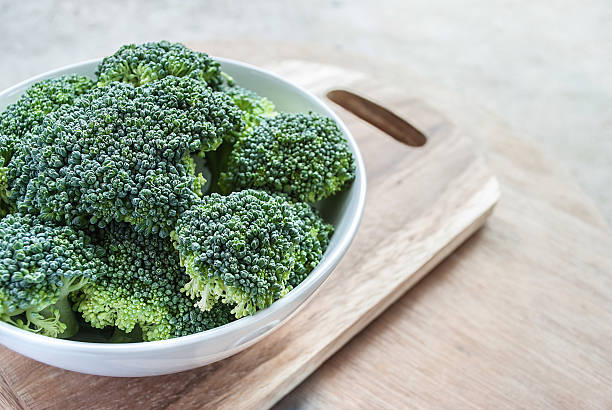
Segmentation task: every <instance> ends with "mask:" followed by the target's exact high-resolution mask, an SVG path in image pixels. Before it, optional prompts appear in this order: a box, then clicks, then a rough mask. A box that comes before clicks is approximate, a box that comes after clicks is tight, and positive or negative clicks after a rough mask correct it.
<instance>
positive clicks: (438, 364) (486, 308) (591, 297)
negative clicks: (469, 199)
mask: <svg viewBox="0 0 612 410" xmlns="http://www.w3.org/2000/svg"><path fill="white" fill-rule="evenodd" d="M198 46H199V47H200V48H202V49H207V50H210V52H211V53H213V54H215V55H220V56H227V57H233V58H239V59H242V60H245V61H250V62H252V63H254V64H269V65H272V63H270V61H271V60H284V59H287V58H294V59H305V60H311V61H321V62H325V63H331V64H335V65H340V66H344V67H348V68H351V69H357V70H361V71H365V72H368V73H371V74H372V73H376V74H377V75H380V76H381V77H383V78H389V79H392V80H393V81H396V82H397V84H398V87H405V89H406V90H409V92H410V93H411V94H418V95H419V96H421V97H423V98H426V99H427V100H428V101H429V102H430V103H431V104H432V105H433V106H435V107H436V108H437V109H439V110H441V111H443V112H444V113H445V115H447V116H450V117H451V118H452V119H453V120H454V122H456V124H457V125H458V126H460V127H463V128H464V129H465V130H468V131H469V135H471V136H473V138H474V140H475V142H476V143H477V145H478V147H479V148H480V150H481V152H482V154H483V155H484V156H485V158H486V160H487V162H488V164H489V166H490V167H491V169H492V170H493V171H494V172H495V173H496V175H497V177H498V180H499V182H500V185H501V191H502V197H501V200H500V203H499V204H498V206H497V208H496V210H495V212H494V214H493V216H492V217H491V218H490V219H489V221H488V222H487V224H486V226H485V227H484V228H483V229H482V230H480V231H479V232H478V233H477V234H476V235H474V236H473V237H472V238H471V239H469V240H468V241H467V242H466V243H465V244H464V245H463V246H462V247H461V248H459V249H458V250H457V251H456V252H455V253H453V254H452V256H450V257H449V258H447V259H446V260H445V261H444V262H443V263H442V264H441V265H439V266H438V267H437V268H436V269H435V270H434V271H433V272H431V273H430V274H429V275H428V276H427V277H426V278H425V279H424V280H423V281H422V282H421V283H419V284H418V285H417V286H416V287H414V288H413V289H412V290H410V291H408V292H407V293H406V294H405V295H404V296H403V297H402V298H401V299H400V300H399V301H398V302H397V303H395V304H394V305H393V306H392V307H391V308H390V309H389V310H388V311H386V312H385V313H384V314H383V315H381V316H380V317H379V318H378V319H376V320H375V321H374V322H373V323H372V324H371V325H370V326H369V327H368V328H367V329H366V330H365V331H363V332H361V333H360V334H359V335H358V336H357V337H355V338H354V339H353V340H352V341H351V342H350V343H349V344H347V345H346V346H345V347H344V348H343V349H341V350H340V351H339V352H338V353H336V354H335V355H334V356H333V357H332V358H331V359H329V360H328V361H327V362H326V363H325V364H324V365H323V366H321V367H320V368H319V369H318V370H317V371H316V372H314V373H313V374H312V375H311V376H310V377H309V378H307V379H306V380H305V381H304V382H303V383H302V384H301V385H300V386H298V387H297V388H296V389H295V390H293V391H292V392H291V393H290V394H289V395H288V396H286V397H285V399H283V400H282V401H281V402H279V403H278V407H280V408H283V407H296V406H299V407H300V408H302V407H305V408H330V407H354V406H355V405H358V406H359V407H362V408H372V407H404V406H410V407H413V406H414V407H439V406H443V407H448V408H457V407H489V408H498V407H516V406H521V407H566V408H575V407H609V406H611V405H612V389H611V386H612V257H611V255H612V234H611V232H610V228H609V226H608V224H607V223H606V221H605V219H604V218H603V217H602V216H601V214H600V213H599V211H598V210H597V207H596V206H595V205H594V204H593V202H592V201H591V200H590V199H589V198H588V197H587V195H586V194H585V193H584V192H583V191H582V190H581V189H580V188H579V187H578V186H577V185H576V184H575V183H574V182H573V181H572V179H571V177H569V176H568V175H567V173H566V172H564V171H563V170H562V169H561V167H559V166H558V165H557V164H556V163H555V162H554V160H552V159H551V158H549V157H548V156H547V155H546V154H545V153H543V152H542V151H541V150H540V149H539V148H538V147H537V145H536V144H534V143H533V142H532V141H530V140H529V139H527V138H524V137H522V136H520V135H517V134H516V133H515V132H514V131H512V129H511V128H510V127H509V126H508V125H507V124H505V123H504V122H503V121H501V120H500V119H499V118H497V117H496V116H495V115H493V114H492V113H490V112H487V111H486V110H484V109H482V108H480V107H477V106H476V105H475V104H473V103H471V102H470V101H468V100H467V99H466V98H465V97H463V96H461V95H460V94H459V93H457V92H452V91H450V90H447V89H444V88H443V87H441V86H439V85H436V84H432V83H431V82H428V81H427V80H426V79H423V78H418V77H417V76H415V75H413V74H411V73H410V72H409V69H405V68H398V67H385V66H382V65H381V64H380V63H376V62H372V61H368V60H364V59H363V58H361V57H360V56H351V55H346V54H343V53H339V52H337V51H335V50H330V49H315V48H312V47H305V46H304V47H296V46H294V45H289V44H287V45H283V44H273V45H269V44H263V43H262V44H252V43H248V44H245V43H244V42H227V43H209V44H198ZM266 60H267V61H268V62H267V63H266ZM464 91H466V92H467V91H469V90H464Z"/></svg>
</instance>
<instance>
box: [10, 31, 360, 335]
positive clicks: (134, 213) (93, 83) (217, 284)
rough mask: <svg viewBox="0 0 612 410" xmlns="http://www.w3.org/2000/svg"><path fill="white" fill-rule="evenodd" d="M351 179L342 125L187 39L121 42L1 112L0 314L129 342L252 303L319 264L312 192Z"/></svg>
mask: <svg viewBox="0 0 612 410" xmlns="http://www.w3.org/2000/svg"><path fill="white" fill-rule="evenodd" d="M354 175H355V163H354V159H353V155H352V153H351V151H350V150H349V147H348V145H347V142H346V140H345V139H344V137H343V135H342V132H341V131H340V129H339V128H338V127H337V125H336V124H335V123H334V121H333V120H332V119H330V118H326V117H323V116H320V115H317V114H312V113H310V114H299V113H298V114H292V113H279V112H278V111H277V110H276V108H275V106H274V104H273V102H272V101H270V100H269V99H267V98H266V97H265V96H263V95H260V94H258V93H255V92H254V91H252V90H249V89H247V88H244V87H242V86H240V85H239V82H238V84H237V83H235V82H234V81H233V80H232V79H231V78H230V77H229V76H228V75H226V74H225V73H223V72H222V70H221V65H220V64H219V62H217V61H215V60H214V59H213V58H211V57H209V56H208V55H207V54H204V53H201V52H197V51H193V50H189V49H188V48H186V47H185V46H183V45H182V44H178V43H169V42H166V41H162V42H157V43H146V44H141V45H134V44H130V45H126V46H123V47H121V48H120V49H119V50H118V51H117V52H116V53H115V54H113V55H112V56H109V57H106V58H104V59H103V60H102V62H101V63H100V65H99V66H98V69H97V71H96V74H95V78H88V77H84V76H78V75H68V76H61V77H57V78H53V79H48V80H44V81H41V82H38V83H36V84H34V85H32V86H31V87H30V88H29V89H28V90H26V91H25V93H24V94H23V95H22V97H21V98H20V99H19V100H18V101H17V102H15V103H14V104H11V105H9V106H8V107H7V108H6V109H5V110H4V112H2V113H1V114H0V262H2V263H1V264H0V320H2V321H4V322H6V323H9V324H11V325H14V326H16V327H19V328H21V329H23V330H27V331H31V332H35V333H38V334H41V335H45V336H50V337H60V338H72V339H74V340H89V339H87V338H88V337H90V336H88V335H92V334H93V335H95V337H94V336H91V337H92V339H91V340H94V341H100V340H106V341H108V342H113V343H122V342H151V341H160V340H165V339H170V338H175V337H181V336H186V335H190V334H194V333H198V332H203V331H206V330H209V329H212V328H216V327H219V326H223V325H225V324H228V323H231V322H232V321H235V320H237V319H240V318H242V317H244V316H247V315H252V314H254V313H256V312H257V311H259V310H261V309H265V308H267V307H268V306H270V305H271V304H273V303H274V302H275V301H276V300H278V299H279V298H281V297H283V296H284V295H286V294H287V293H288V292H290V291H292V290H293V289H294V288H296V287H297V286H299V285H300V283H302V282H303V281H304V280H305V279H306V278H307V277H308V275H309V274H310V273H311V272H312V271H313V270H314V269H315V268H316V267H317V265H318V264H319V262H320V260H321V258H322V257H323V254H324V253H325V251H326V249H327V246H328V244H329V242H330V239H331V237H332V234H333V227H332V225H331V224H329V223H328V222H326V221H324V220H323V219H322V218H321V216H320V215H319V214H318V212H317V211H316V210H315V208H314V207H313V203H314V202H316V201H319V200H320V199H324V198H327V197H329V196H332V195H334V194H335V193H337V192H339V191H340V190H342V189H343V188H344V187H345V186H346V185H347V184H348V183H349V182H350V181H351V180H352V179H353V178H354ZM206 179H208V181H207V180H206ZM319 206H320V205H317V207H319ZM323 206H324V205H323ZM79 325H80V326H81V328H82V329H83V330H79ZM92 332H94V333H92ZM110 335H112V336H110Z"/></svg>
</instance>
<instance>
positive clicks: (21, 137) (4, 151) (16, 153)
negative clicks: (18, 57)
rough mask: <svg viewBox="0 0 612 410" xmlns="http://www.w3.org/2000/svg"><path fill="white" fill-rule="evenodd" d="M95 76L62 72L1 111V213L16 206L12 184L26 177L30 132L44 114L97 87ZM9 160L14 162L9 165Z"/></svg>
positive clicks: (34, 86) (38, 84) (71, 101)
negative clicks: (67, 74)
mask: <svg viewBox="0 0 612 410" xmlns="http://www.w3.org/2000/svg"><path fill="white" fill-rule="evenodd" d="M94 85H95V83H94V81H93V80H91V79H89V78H87V77H83V76H79V75H70V76H61V77H58V78H52V79H48V80H43V81H40V82H38V83H36V84H34V85H33V86H31V87H30V88H29V89H28V90H27V91H26V92H25V93H24V94H23V96H21V98H20V99H19V100H18V101H17V102H16V103H14V104H11V105H9V106H8V108H7V109H6V111H4V112H3V113H2V114H0V214H2V213H3V212H4V213H5V214H6V213H8V212H9V211H10V210H11V209H12V208H15V204H14V200H13V199H11V195H10V188H11V185H12V184H11V183H10V182H12V181H14V180H17V179H20V180H22V181H27V180H28V178H27V177H24V174H26V175H27V174H28V171H29V168H28V167H27V165H26V164H25V163H24V156H27V155H28V153H29V145H28V141H29V136H28V133H29V132H31V131H32V130H33V129H34V127H35V126H37V125H39V124H41V123H42V121H43V119H44V118H45V116H46V115H47V114H48V113H50V112H53V111H55V110H57V109H58V108H59V107H61V106H62V105H64V104H72V103H73V102H74V100H75V99H76V98H77V97H79V96H80V95H83V94H85V93H87V92H88V91H89V90H91V89H92V88H93V87H94ZM9 163H12V165H11V166H10V167H9Z"/></svg>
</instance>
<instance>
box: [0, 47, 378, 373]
mask: <svg viewBox="0 0 612 410" xmlns="http://www.w3.org/2000/svg"><path fill="white" fill-rule="evenodd" d="M217 60H218V61H220V62H221V65H222V67H223V71H225V72H227V73H228V74H229V75H231V76H232V77H233V78H234V79H235V80H236V82H237V84H239V85H241V86H243V87H246V88H249V89H252V90H253V91H255V92H257V93H258V94H260V95H262V96H265V97H268V98H269V99H270V100H271V101H273V102H274V103H275V104H276V107H277V108H278V110H280V111H288V112H308V111H313V112H316V113H320V114H323V115H327V116H329V117H331V118H333V119H334V120H335V121H336V123H337V124H338V126H339V127H340V128H341V129H342V131H343V133H344V136H345V137H346V139H347V141H348V143H349V146H350V149H351V151H352V152H353V154H354V156H355V162H356V165H357V176H356V178H355V180H354V181H353V182H352V184H351V186H350V187H348V189H345V190H344V191H343V192H342V193H341V194H339V195H336V196H334V197H333V198H332V199H330V200H326V201H324V203H323V204H321V205H320V206H319V208H320V209H321V212H322V215H323V216H324V218H325V219H326V220H327V221H328V222H330V223H332V224H333V225H334V227H335V232H334V234H333V236H332V238H331V241H330V243H329V247H328V248H327V251H326V252H325V255H324V256H323V259H322V260H321V262H320V263H319V265H318V266H317V267H316V269H315V270H313V272H312V273H311V274H310V275H309V276H308V278H307V279H306V280H305V281H304V282H303V283H301V284H300V285H299V286H298V287H297V288H295V289H294V290H292V291H291V292H289V293H288V294H287V295H286V296H285V297H283V298H282V299H280V300H279V301H277V302H275V303H274V304H272V306H270V307H269V308H267V309H264V310H262V311H260V312H257V314H255V315H253V316H248V317H244V318H242V319H239V320H236V321H235V322H232V323H229V324H227V325H225V326H221V327H218V328H216V329H212V330H208V331H205V332H201V333H197V334H193V335H189V336H184V337H179V338H176V339H170V340H163V341H157V342H143V343H131V344H113V343H90V342H78V341H72V340H62V339H54V338H50V337H46V336H41V335H37V334H34V333H31V332H28V331H25V330H22V329H18V328H16V327H14V326H11V325H9V324H7V323H4V322H0V343H1V344H3V345H4V346H6V347H8V348H9V349H12V350H14V351H16V352H19V353H21V354H23V355H25V356H28V357H30V358H32V359H35V360H38V361H41V362H43V363H47V364H50V365H52V366H57V367H61V368H64V369H68V370H73V371H77V372H82V373H89V374H96V375H102V376H125V377H134V376H154V375H160V374H168V373H175V372H180V371H184V370H189V369H193V368H196V367H200V366H203V365H206V364H209V363H213V362H215V361H217V360H221V359H224V358H226V357H228V356H231V355H233V354H236V353H238V352H240V351H241V350H244V349H246V348H247V347H249V346H251V345H252V344H253V343H255V342H257V341H259V340H260V339H262V338H263V337H264V336H266V335H267V334H269V333H270V332H272V331H273V330H274V329H276V328H278V327H279V326H280V325H281V324H282V323H283V322H284V321H285V320H287V318H289V316H290V315H291V314H292V313H294V312H295V311H296V310H297V309H298V308H299V307H300V306H301V305H302V304H303V303H304V302H305V301H306V299H308V298H309V297H310V296H311V295H312V294H313V293H314V292H315V290H317V288H318V287H319V286H321V284H322V283H323V282H324V281H325V279H326V278H327V277H328V276H329V274H330V273H331V272H332V270H333V269H334V268H335V266H336V265H337V264H338V262H339V261H340V259H341V258H342V256H343V255H344V253H345V252H346V250H347V249H348V247H349V245H350V243H351V241H352V239H353V237H354V236H355V233H356V231H357V227H358V226H359V222H360V220H361V215H362V213H363V208H364V204H365V193H366V175H365V167H364V164H363V159H362V158H361V154H360V153H359V149H358V148H357V144H356V142H355V140H354V138H353V137H352V135H351V133H350V132H349V130H348V129H347V128H346V126H345V125H344V124H343V123H342V121H341V120H340V118H338V116H337V115H336V114H335V113H334V112H333V111H332V110H331V109H330V108H328V107H327V106H326V105H325V104H324V103H323V102H322V101H321V100H319V99H318V98H316V97H315V96H313V95H312V94H310V93H309V92H307V91H305V90H303V89H302V88H300V87H298V86H296V85H294V84H291V83H290V82H288V81H286V80H284V79H282V78H280V77H278V76H276V75H274V74H272V73H270V72H267V71H265V70H262V69H259V68H256V67H253V66H251V65H248V64H244V63H240V62H237V61H232V60H227V59H223V58H217ZM99 62H100V60H93V61H87V62H83V63H80V64H75V65H71V66H67V67H64V68H61V69H58V70H54V71H50V72H48V73H45V74H42V75H39V76H37V77H34V78H31V79H29V80H27V81H24V82H22V83H20V84H17V85H15V86H13V87H11V88H9V89H7V90H5V91H3V92H2V93H0V112H2V111H4V109H5V108H6V106H7V105H8V104H11V103H13V102H15V101H16V100H17V99H18V98H19V97H20V96H21V95H22V94H23V92H24V91H25V90H26V89H27V88H28V87H30V86H31V85H32V84H33V83H35V82H37V81H40V80H43V79H45V78H50V77H56V76H59V75H62V74H81V75H86V76H89V77H92V78H93V77H94V72H95V70H96V67H97V65H98V63H99Z"/></svg>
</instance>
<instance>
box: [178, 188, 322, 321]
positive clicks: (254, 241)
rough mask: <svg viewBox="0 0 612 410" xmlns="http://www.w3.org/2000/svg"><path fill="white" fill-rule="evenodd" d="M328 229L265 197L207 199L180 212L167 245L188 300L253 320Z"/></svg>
mask: <svg viewBox="0 0 612 410" xmlns="http://www.w3.org/2000/svg"><path fill="white" fill-rule="evenodd" d="M330 233H331V226H330V225H328V224H326V223H325V222H323V221H322V220H321V219H320V218H319V217H318V216H317V215H316V214H315V213H314V211H313V209H312V208H311V207H309V206H308V205H307V204H304V203H292V202H290V201H289V200H287V199H286V198H285V197H282V196H276V195H270V194H268V193H266V192H264V191H256V190H244V191H239V192H235V193H232V194H230V195H228V196H221V195H219V194H211V195H210V196H207V197H205V198H203V199H202V201H201V202H200V203H199V204H197V205H195V206H194V207H193V208H191V209H189V210H188V211H187V212H185V213H184V214H183V215H182V216H181V218H180V219H179V221H178V224H177V227H176V233H175V235H174V238H175V240H176V242H177V249H178V250H179V253H180V256H181V263H182V264H183V265H184V266H185V269H186V271H187V274H188V275H189V277H190V278H191V281H189V283H187V284H186V285H185V290H186V291H187V294H188V295H190V296H191V297H194V298H196V299H199V301H198V306H199V307H200V308H201V309H202V310H204V311H208V310H210V309H212V308H213V307H214V306H215V304H217V303H218V300H219V299H221V302H222V303H231V304H235V305H236V307H235V308H234V309H233V310H232V313H234V314H235V315H236V317H243V316H246V315H252V314H253V313H255V312H256V311H257V310H259V309H264V308H266V307H268V306H270V305H271V304H272V303H273V302H274V301H275V300H277V299H279V298H280V297H282V296H283V295H285V294H286V293H287V292H288V291H289V290H290V287H289V286H288V281H289V278H290V277H291V276H292V274H293V277H294V280H293V281H292V282H297V281H299V279H300V278H303V276H304V275H305V274H307V273H309V272H310V271H311V270H312V268H313V261H317V262H318V260H319V259H320V257H321V256H322V251H323V250H324V248H325V246H326V244H327V241H328V239H329V234H330Z"/></svg>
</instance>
